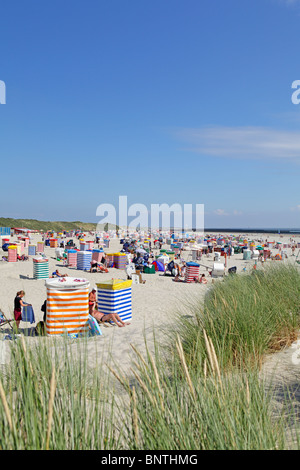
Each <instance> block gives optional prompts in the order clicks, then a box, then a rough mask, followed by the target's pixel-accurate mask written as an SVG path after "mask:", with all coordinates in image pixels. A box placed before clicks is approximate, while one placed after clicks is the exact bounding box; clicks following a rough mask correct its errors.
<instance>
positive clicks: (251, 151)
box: [0, 0, 300, 228]
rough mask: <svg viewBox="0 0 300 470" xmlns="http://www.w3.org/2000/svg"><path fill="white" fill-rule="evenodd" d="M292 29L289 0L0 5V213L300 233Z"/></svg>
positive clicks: (297, 8)
mask: <svg viewBox="0 0 300 470" xmlns="http://www.w3.org/2000/svg"><path fill="white" fill-rule="evenodd" d="M299 26H300V1H298V0H294V1H292V0H291V1H288V0H286V1H285V0H226V1H224V0H210V1H204V0H185V1H182V0H181V1H179V0H159V1H158V0H151V2H147V1H145V0H128V1H124V0H109V1H105V2H104V1H102V0H86V1H78V0H64V1H61V0H51V2H50V1H46V0H45V1H43V2H40V1H38V0H26V1H25V0H15V1H14V2H5V3H4V2H2V5H1V29H0V52H1V55H0V56H1V66H0V80H2V81H3V82H4V83H5V85H6V104H4V105H0V154H1V162H2V165H1V166H2V171H1V174H2V178H1V198H0V216H3V217H18V218H19V217H23V218H36V219H42V220H81V221H86V222H90V221H98V220H97V216H96V209H97V207H98V206H99V205H100V204H102V203H110V204H114V205H116V207H117V204H118V198H119V196H120V195H127V197H128V204H129V205H130V204H134V203H142V204H145V205H146V206H147V207H149V208H150V205H151V204H155V203H156V204H157V203H160V204H161V203H167V204H170V205H171V204H173V203H179V204H182V205H183V204H204V205H205V226H206V227H266V228H267V227H300V197H299V190H298V186H299V176H300V171H299V168H300V167H299V163H300V132H299V130H300V104H299V105H296V104H293V103H292V99H291V97H292V93H293V92H294V91H295V90H293V89H292V83H293V82H294V81H295V80H300V67H299V64H300V60H299V57H298V56H299V54H298V47H297V46H298V44H299V39H300V33H299V31H300V27H299ZM299 96H300V95H299Z"/></svg>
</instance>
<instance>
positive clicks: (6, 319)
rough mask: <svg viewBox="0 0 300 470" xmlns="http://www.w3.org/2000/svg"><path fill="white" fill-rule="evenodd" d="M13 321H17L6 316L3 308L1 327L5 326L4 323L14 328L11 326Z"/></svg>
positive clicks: (0, 311) (0, 317)
mask: <svg viewBox="0 0 300 470" xmlns="http://www.w3.org/2000/svg"><path fill="white" fill-rule="evenodd" d="M13 321H15V320H9V319H8V318H6V316H5V315H4V313H3V312H2V310H0V328H2V326H4V325H7V324H9V326H10V327H11V329H12V330H13V327H12V326H11V322H13Z"/></svg>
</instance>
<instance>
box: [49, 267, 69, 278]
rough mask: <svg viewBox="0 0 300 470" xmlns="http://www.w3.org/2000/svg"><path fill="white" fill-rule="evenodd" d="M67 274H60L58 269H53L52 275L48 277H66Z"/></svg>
mask: <svg viewBox="0 0 300 470" xmlns="http://www.w3.org/2000/svg"><path fill="white" fill-rule="evenodd" d="M68 276H69V274H61V273H60V272H59V271H58V269H57V270H56V271H54V272H53V273H52V276H50V278H53V277H68Z"/></svg>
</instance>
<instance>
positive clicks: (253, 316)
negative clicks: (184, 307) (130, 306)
mask: <svg viewBox="0 0 300 470" xmlns="http://www.w3.org/2000/svg"><path fill="white" fill-rule="evenodd" d="M299 280H300V277H299V272H298V271H297V269H295V268H293V267H290V266H284V267H282V268H281V269H280V270H277V269H271V270H266V271H264V272H257V273H254V274H251V275H245V276H233V277H230V278H229V277H228V278H227V279H225V282H220V283H216V284H215V286H214V287H213V288H212V289H211V290H210V291H209V293H208V295H207V297H206V300H205V303H204V306H201V305H198V304H197V303H195V304H193V305H190V306H189V308H190V312H191V313H192V314H193V318H192V319H191V320H190V321H187V320H186V319H185V320H184V321H181V322H180V331H179V332H178V331H177V332H174V334H173V336H172V347H171V344H170V347H169V349H165V347H164V349H163V350H161V349H160V345H159V344H157V342H156V341H154V346H155V348H154V351H152V352H151V350H150V349H151V348H150V347H149V348H148V345H147V342H146V353H145V354H141V353H140V352H139V351H138V350H137V349H136V348H135V346H134V345H132V347H133V350H134V353H135V360H133V362H132V368H131V371H130V374H128V375H124V372H123V371H122V370H121V369H120V368H119V369H118V368H117V366H116V365H114V366H112V365H111V364H110V365H109V367H107V365H105V364H101V363H99V364H97V365H95V366H93V368H91V367H89V358H88V354H87V348H86V342H85V340H75V341H73V342H72V343H70V340H68V339H61V340H60V341H53V342H52V341H51V340H50V339H49V338H41V341H39V342H38V347H37V348H36V347H28V344H29V342H27V340H24V338H23V339H21V340H17V341H16V342H15V343H14V344H13V345H12V354H11V361H10V363H9V365H8V367H5V368H2V369H1V370H0V448H1V449H8V450H15V449H26V450H29V449H36V450H40V449H42V450H47V449H49V450H77V449H78V450H93V449H99V450H100V449H101V450H120V449H121V450H144V449H145V450H212V449H220V450H221V449H233V450H246V449H285V448H287V447H291V443H290V442H287V439H286V436H287V433H286V427H287V419H289V418H290V416H283V415H282V414H281V413H277V412H276V413H274V409H273V408H272V395H271V391H268V392H266V387H265V386H264V383H263V381H262V380H261V378H260V377H259V365H260V362H261V360H262V357H263V355H264V354H266V353H268V352H270V351H274V350H277V349H278V348H281V347H282V346H284V345H285V344H289V343H290V342H291V341H292V340H293V338H294V337H295V335H296V332H297V329H298V327H299V290H300V281H299ZM87 341H93V339H92V338H91V339H89V340H87ZM70 345H71V346H72V349H71V347H70ZM74 345H76V346H77V349H78V350H77V353H76V354H74V347H75V346H74ZM295 442H296V443H297V440H296V441H295V440H294V443H295ZM294 446H295V447H296V446H297V444H296V445H295V444H294Z"/></svg>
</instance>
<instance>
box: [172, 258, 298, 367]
mask: <svg viewBox="0 0 300 470" xmlns="http://www.w3.org/2000/svg"><path fill="white" fill-rule="evenodd" d="M185 307H186V309H187V310H188V311H189V313H190V314H191V315H190V316H191V317H192V318H191V319H185V320H184V321H181V322H180V336H181V339H182V342H183V345H184V350H185V353H186V354H187V358H188V363H189V364H190V365H193V364H194V366H195V367H199V366H200V367H203V361H204V360H207V351H206V347H205V338H204V333H203V331H204V330H205V331H206V333H207V335H208V336H209V337H210V338H211V340H212V341H213V343H214V345H215V348H216V352H217V355H218V358H219V362H220V366H221V368H222V369H228V368H231V367H232V366H236V365H238V366H242V367H253V366H254V367H256V366H258V367H259V366H260V364H261V361H262V359H263V356H264V355H265V354H267V353H270V352H275V351H278V350H280V349H281V348H282V347H284V346H288V345H290V344H291V343H292V342H293V341H295V339H296V338H297V334H298V330H299V326H300V315H299V314H300V272H299V270H298V268H297V267H295V266H293V265H280V266H278V265H277V266H271V267H268V268H267V269H264V270H260V271H253V272H252V273H250V274H245V275H238V276H237V275H231V276H227V277H226V278H225V279H224V281H221V282H217V283H216V284H215V285H214V287H213V288H211V289H210V290H209V291H208V293H207V294H206V298H205V302H204V305H203V303H200V302H198V301H197V300H196V301H195V302H190V304H189V305H187V306H185ZM241 362H242V363H241Z"/></svg>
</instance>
